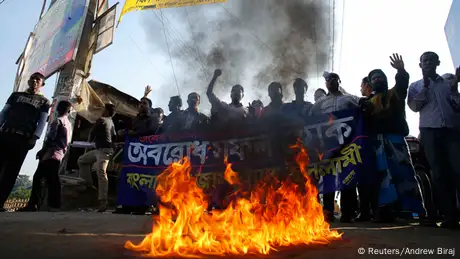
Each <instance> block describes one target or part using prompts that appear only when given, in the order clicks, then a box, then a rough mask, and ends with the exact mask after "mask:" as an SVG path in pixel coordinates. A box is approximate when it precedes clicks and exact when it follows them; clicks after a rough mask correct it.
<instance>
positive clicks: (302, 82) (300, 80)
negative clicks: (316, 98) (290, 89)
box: [292, 78, 308, 90]
mask: <svg viewBox="0 0 460 259" xmlns="http://www.w3.org/2000/svg"><path fill="white" fill-rule="evenodd" d="M298 85H303V87H305V90H308V84H307V82H305V80H303V79H302V78H296V79H295V80H294V84H293V85H292V86H294V87H296V86H298Z"/></svg>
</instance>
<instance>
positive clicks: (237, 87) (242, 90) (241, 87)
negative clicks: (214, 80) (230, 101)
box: [232, 85, 244, 93]
mask: <svg viewBox="0 0 460 259" xmlns="http://www.w3.org/2000/svg"><path fill="white" fill-rule="evenodd" d="M236 89H238V90H241V92H243V93H244V88H243V86H241V85H234V86H232V91H233V90H236Z"/></svg>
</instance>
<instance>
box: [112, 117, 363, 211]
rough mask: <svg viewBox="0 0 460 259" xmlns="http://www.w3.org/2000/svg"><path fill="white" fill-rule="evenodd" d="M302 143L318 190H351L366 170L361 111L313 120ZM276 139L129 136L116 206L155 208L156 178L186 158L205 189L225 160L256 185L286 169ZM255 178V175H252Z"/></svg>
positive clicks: (251, 134) (219, 175)
mask: <svg viewBox="0 0 460 259" xmlns="http://www.w3.org/2000/svg"><path fill="white" fill-rule="evenodd" d="M302 138H303V143H304V145H305V147H306V149H307V150H308V152H309V154H310V160H311V163H310V165H309V169H308V171H309V173H310V176H311V178H312V179H313V181H316V182H317V186H318V188H319V191H320V192H325V193H327V192H333V191H336V190H340V189H343V188H347V187H353V186H355V185H356V182H357V180H358V178H359V176H360V174H361V173H362V172H363V171H365V168H367V167H368V166H369V165H368V163H367V162H368V161H369V158H367V154H369V153H370V152H368V151H369V150H368V145H367V143H366V141H367V137H366V136H365V135H364V132H363V122H362V118H361V114H360V112H359V111H354V110H350V111H343V112H337V113H333V114H327V115H324V116H318V117H311V118H309V119H308V121H306V123H305V126H304V127H303V137H302ZM281 154H282V152H281V151H280V150H279V148H275V147H274V142H273V136H270V135H269V134H267V133H266V132H263V133H261V132H258V131H257V130H255V131H248V132H246V133H244V134H241V135H237V136H235V135H233V136H232V137H230V138H229V137H228V135H227V136H226V135H225V134H217V135H216V134H212V135H211V134H200V133H196V134H184V135H155V136H145V137H137V138H134V137H132V138H128V139H127V140H126V143H125V147H124V157H123V168H122V171H121V173H120V179H119V181H120V182H119V187H118V204H119V205H128V206H140V205H151V204H152V202H153V200H154V197H155V187H156V178H157V176H158V175H159V174H161V173H162V172H163V171H164V170H165V169H166V168H167V167H168V166H169V165H171V164H172V163H174V162H178V161H180V160H181V159H182V158H184V157H187V158H188V159H189V160H190V162H191V164H192V168H193V169H192V171H193V173H199V174H198V175H197V181H198V185H199V186H201V187H202V188H203V189H205V190H207V189H213V188H219V185H220V183H222V182H223V181H224V180H223V173H224V171H225V163H224V158H225V157H228V161H229V162H230V163H232V168H233V169H234V170H235V171H236V172H240V171H248V169H250V171H251V172H250V175H251V174H252V176H253V177H252V179H253V181H257V180H260V175H261V173H264V172H265V173H266V172H267V171H271V170H277V169H279V168H283V167H285V166H286V160H285V159H284V157H283V156H282V155H281ZM250 178H251V177H250Z"/></svg>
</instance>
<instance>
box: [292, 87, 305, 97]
mask: <svg viewBox="0 0 460 259" xmlns="http://www.w3.org/2000/svg"><path fill="white" fill-rule="evenodd" d="M305 88H306V85H303V84H296V85H294V93H295V96H296V97H301V98H303V97H304V96H305Z"/></svg>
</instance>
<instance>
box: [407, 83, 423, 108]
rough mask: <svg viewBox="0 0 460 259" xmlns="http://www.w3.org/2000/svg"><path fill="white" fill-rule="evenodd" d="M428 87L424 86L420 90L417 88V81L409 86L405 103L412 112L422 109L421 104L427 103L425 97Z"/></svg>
mask: <svg viewBox="0 0 460 259" xmlns="http://www.w3.org/2000/svg"><path fill="white" fill-rule="evenodd" d="M427 93H428V87H427V86H425V87H423V89H422V90H421V91H418V90H417V83H412V84H411V86H410V87H409V93H408V96H407V105H409V108H410V109H411V110H412V111H414V112H419V111H420V110H422V108H423V106H425V104H427V103H428V98H427Z"/></svg>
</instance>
